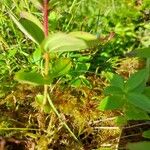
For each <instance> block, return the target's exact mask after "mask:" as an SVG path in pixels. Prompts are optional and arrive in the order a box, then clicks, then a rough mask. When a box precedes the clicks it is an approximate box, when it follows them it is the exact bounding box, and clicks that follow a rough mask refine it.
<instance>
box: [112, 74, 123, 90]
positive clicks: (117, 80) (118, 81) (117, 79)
mask: <svg viewBox="0 0 150 150" xmlns="http://www.w3.org/2000/svg"><path fill="white" fill-rule="evenodd" d="M110 85H111V86H115V87H119V88H121V89H123V88H124V79H123V77H121V76H120V75H118V74H113V76H112V79H111V80H110Z"/></svg>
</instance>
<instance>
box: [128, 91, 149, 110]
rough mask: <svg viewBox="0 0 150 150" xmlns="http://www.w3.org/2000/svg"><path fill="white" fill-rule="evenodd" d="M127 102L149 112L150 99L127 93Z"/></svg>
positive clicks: (138, 94) (141, 95)
mask: <svg viewBox="0 0 150 150" xmlns="http://www.w3.org/2000/svg"><path fill="white" fill-rule="evenodd" d="M127 98H128V102H129V103H131V104H133V105H134V106H136V107H138V108H141V109H142V110H144V111H147V112H150V99H149V98H148V97H146V96H145V95H143V94H140V93H133V92H132V93H128V94H127Z"/></svg>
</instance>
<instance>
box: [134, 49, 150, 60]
mask: <svg viewBox="0 0 150 150" xmlns="http://www.w3.org/2000/svg"><path fill="white" fill-rule="evenodd" d="M136 53H137V56H139V57H142V58H150V47H147V48H142V49H138V50H136Z"/></svg>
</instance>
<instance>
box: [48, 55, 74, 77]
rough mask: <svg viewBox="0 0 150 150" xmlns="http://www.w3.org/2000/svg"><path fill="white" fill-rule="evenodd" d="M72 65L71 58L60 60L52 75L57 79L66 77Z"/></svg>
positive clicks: (55, 65)
mask: <svg viewBox="0 0 150 150" xmlns="http://www.w3.org/2000/svg"><path fill="white" fill-rule="evenodd" d="M71 66H72V63H71V60H70V59H69V58H59V59H58V60H57V61H56V62H55V63H54V65H53V67H52V70H51V73H50V74H51V75H52V76H53V77H54V78H56V77H59V76H62V75H65V74H66V73H67V72H68V71H69V70H70V69H71Z"/></svg>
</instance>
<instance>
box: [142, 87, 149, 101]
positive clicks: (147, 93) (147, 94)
mask: <svg viewBox="0 0 150 150" xmlns="http://www.w3.org/2000/svg"><path fill="white" fill-rule="evenodd" d="M143 94H144V95H145V96H147V97H148V98H149V99H150V87H145V88H144V91H143Z"/></svg>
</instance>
